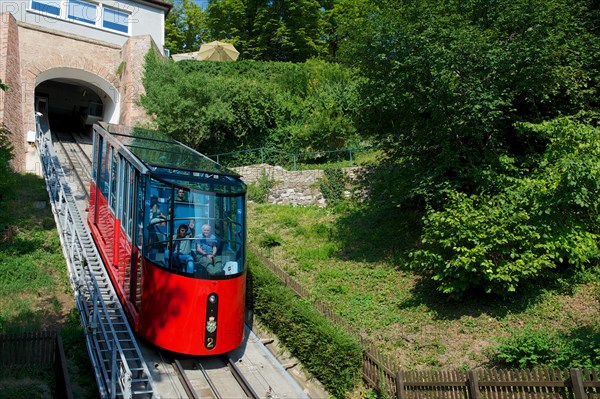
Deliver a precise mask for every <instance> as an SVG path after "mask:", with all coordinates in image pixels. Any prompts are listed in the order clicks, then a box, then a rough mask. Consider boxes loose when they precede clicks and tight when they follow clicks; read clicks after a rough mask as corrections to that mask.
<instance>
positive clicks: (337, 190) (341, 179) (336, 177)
mask: <svg viewBox="0 0 600 399" xmlns="http://www.w3.org/2000/svg"><path fill="white" fill-rule="evenodd" d="M319 189H320V190H321V194H323V197H324V198H325V200H326V201H327V205H330V206H335V205H337V204H339V203H340V202H342V201H343V200H344V191H345V190H346V175H345V174H344V171H343V170H342V169H325V170H324V171H323V178H322V179H321V180H320V182H319Z"/></svg>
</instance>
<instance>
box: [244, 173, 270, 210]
mask: <svg viewBox="0 0 600 399" xmlns="http://www.w3.org/2000/svg"><path fill="white" fill-rule="evenodd" d="M274 185H275V180H273V179H271V177H270V176H269V175H268V174H267V173H266V172H265V171H264V170H263V171H262V172H261V174H260V177H259V178H258V181H257V182H256V183H251V184H248V199H249V200H250V201H254V202H256V203H259V204H264V203H266V202H267V201H268V199H269V193H270V192H271V189H272V188H273V186H274Z"/></svg>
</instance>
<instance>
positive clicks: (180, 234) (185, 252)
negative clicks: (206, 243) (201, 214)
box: [165, 220, 196, 273]
mask: <svg viewBox="0 0 600 399" xmlns="http://www.w3.org/2000/svg"><path fill="white" fill-rule="evenodd" d="M195 236H196V230H194V221H193V220H190V223H189V224H185V223H182V224H181V225H179V227H178V228H177V234H175V235H174V236H173V258H172V259H171V258H169V248H167V249H166V250H165V257H166V259H171V262H172V266H173V268H175V269H176V270H180V268H182V267H183V268H184V269H183V271H185V272H186V273H194V258H193V257H192V244H193V241H194V237H195Z"/></svg>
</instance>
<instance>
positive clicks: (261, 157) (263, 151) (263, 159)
mask: <svg viewBox="0 0 600 399" xmlns="http://www.w3.org/2000/svg"><path fill="white" fill-rule="evenodd" d="M260 163H261V164H263V163H265V148H264V147H260Z"/></svg>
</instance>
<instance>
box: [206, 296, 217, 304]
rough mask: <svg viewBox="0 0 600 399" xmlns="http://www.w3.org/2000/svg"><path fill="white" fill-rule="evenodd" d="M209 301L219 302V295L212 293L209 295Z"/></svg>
mask: <svg viewBox="0 0 600 399" xmlns="http://www.w3.org/2000/svg"><path fill="white" fill-rule="evenodd" d="M208 302H210V303H215V302H217V296H216V295H215V294H210V295H209V296H208Z"/></svg>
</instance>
